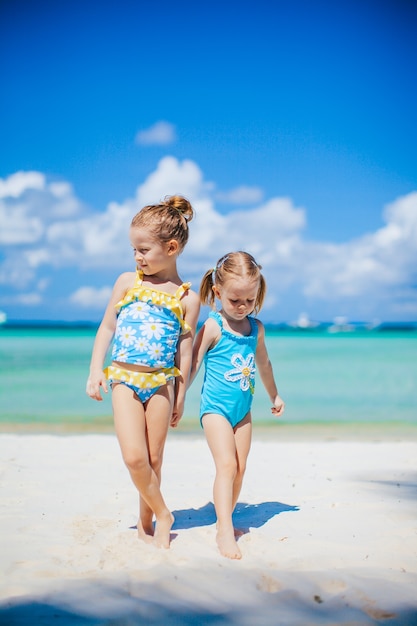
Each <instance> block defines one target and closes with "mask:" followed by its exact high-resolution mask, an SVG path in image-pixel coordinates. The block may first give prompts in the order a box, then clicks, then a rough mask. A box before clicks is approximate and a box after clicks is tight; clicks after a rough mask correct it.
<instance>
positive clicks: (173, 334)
mask: <svg viewBox="0 0 417 626" xmlns="http://www.w3.org/2000/svg"><path fill="white" fill-rule="evenodd" d="M192 217H193V209H192V207H191V204H190V203H189V202H188V200H186V199H185V198H183V197H182V196H172V197H169V198H166V199H165V201H164V202H161V203H160V204H156V205H149V206H146V207H144V208H143V209H142V210H141V211H140V212H139V213H138V214H137V215H135V217H134V218H133V220H132V223H131V226H130V241H131V244H132V248H133V254H134V258H135V262H136V267H137V269H136V272H125V273H123V274H121V275H120V276H119V278H118V279H117V280H116V282H115V285H114V287H113V292H112V295H111V297H110V301H109V303H108V306H107V309H106V311H105V313H104V317H103V320H102V322H101V324H100V326H99V329H98V331H97V335H96V339H95V342H94V347H93V354H92V358H91V365H90V376H89V378H88V381H87V388H86V391H87V394H88V395H89V396H90V397H91V398H93V399H95V400H102V397H101V389H103V391H104V392H105V393H107V391H108V383H109V384H110V385H111V388H112V404H113V415H114V423H115V430H116V434H117V438H118V441H119V444H120V448H121V452H122V456H123V460H124V462H125V464H126V466H127V468H128V470H129V473H130V476H131V478H132V481H133V483H134V485H135V486H136V488H137V490H138V492H139V496H140V513H139V519H138V525H137V527H138V533H139V536H140V537H141V538H142V539H144V540H146V541H148V542H151V541H152V542H153V543H154V544H155V545H157V546H158V547H164V548H168V547H169V541H170V530H171V526H172V524H173V521H174V518H173V516H172V514H171V512H170V511H169V510H168V508H167V506H166V504H165V501H164V499H163V497H162V494H161V490H160V482H161V466H162V456H163V451H164V446H165V440H166V436H167V432H168V427H169V425H170V424H171V426H176V425H177V424H178V421H179V420H180V419H181V416H182V412H183V409H184V399H185V391H186V383H187V380H188V377H189V373H190V369H191V358H192V342H193V337H194V333H195V328H196V324H197V319H198V314H199V309H200V303H199V298H198V296H197V294H196V293H194V292H193V291H191V290H190V283H183V282H182V280H181V279H180V277H179V275H178V271H177V258H178V255H179V254H180V253H181V252H182V250H183V248H184V246H185V244H186V243H187V240H188V222H189V221H190V220H191V219H192ZM112 342H113V350H112V363H111V365H110V366H109V367H107V368H106V369H105V370H104V371H103V365H104V361H105V358H106V355H107V352H108V349H109V347H110V344H111V343H112ZM154 516H155V528H154V526H153V517H154Z"/></svg>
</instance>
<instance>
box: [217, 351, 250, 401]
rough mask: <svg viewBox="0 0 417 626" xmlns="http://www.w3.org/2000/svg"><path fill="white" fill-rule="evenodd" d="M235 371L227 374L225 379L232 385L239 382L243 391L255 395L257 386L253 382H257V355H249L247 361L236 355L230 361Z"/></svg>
mask: <svg viewBox="0 0 417 626" xmlns="http://www.w3.org/2000/svg"><path fill="white" fill-rule="evenodd" d="M230 362H231V364H232V365H233V366H234V369H232V370H229V371H228V372H225V374H224V377H225V379H226V380H229V381H230V382H232V383H235V382H237V381H239V383H240V388H241V390H242V391H247V390H248V389H250V392H251V393H252V394H253V392H254V390H255V386H254V383H253V381H254V380H255V371H256V368H255V355H254V354H249V355H248V356H247V357H246V359H245V358H244V357H243V356H242V355H241V354H234V355H233V356H232V358H231V359H230Z"/></svg>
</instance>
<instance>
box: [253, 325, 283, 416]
mask: <svg viewBox="0 0 417 626" xmlns="http://www.w3.org/2000/svg"><path fill="white" fill-rule="evenodd" d="M256 321H257V324H258V345H257V348H256V355H255V360H256V365H257V368H258V371H259V374H260V377H261V380H262V383H263V385H264V387H265V389H266V392H267V394H268V395H269V397H270V399H271V402H272V405H273V406H272V409H271V410H272V413H274V415H282V414H283V412H284V408H285V403H284V401H283V399H282V398H281V397H280V395H279V393H278V389H277V385H276V383H275V378H274V372H273V370H272V365H271V361H270V360H269V356H268V351H267V349H266V345H265V328H264V325H263V324H262V323H261V322H260V321H259V320H256Z"/></svg>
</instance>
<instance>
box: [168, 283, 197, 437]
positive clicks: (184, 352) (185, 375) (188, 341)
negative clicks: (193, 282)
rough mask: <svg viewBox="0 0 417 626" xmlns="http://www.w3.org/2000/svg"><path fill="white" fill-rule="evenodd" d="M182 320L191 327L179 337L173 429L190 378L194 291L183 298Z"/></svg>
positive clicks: (179, 415) (178, 418)
mask: <svg viewBox="0 0 417 626" xmlns="http://www.w3.org/2000/svg"><path fill="white" fill-rule="evenodd" d="M183 310H184V320H185V321H186V322H187V324H189V325H190V326H191V331H190V332H188V333H186V334H185V335H181V337H180V339H179V341H178V347H177V354H176V357H175V365H176V366H177V367H178V369H179V370H181V374H182V376H177V377H176V379H175V402H174V407H173V410H172V417H171V426H172V427H173V428H175V427H176V426H177V425H178V422H179V421H180V419H181V417H182V414H183V412H184V403H185V393H186V391H187V386H188V380H189V377H190V370H191V360H192V351H193V340H194V336H195V331H196V327H197V321H198V316H199V313H200V299H199V297H198V295H197V294H196V293H195V292H194V291H189V292H188V293H187V294H186V296H184V298H183Z"/></svg>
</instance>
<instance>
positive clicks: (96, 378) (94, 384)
mask: <svg viewBox="0 0 417 626" xmlns="http://www.w3.org/2000/svg"><path fill="white" fill-rule="evenodd" d="M100 387H102V388H103V391H104V393H108V388H107V379H106V377H105V375H104V372H100V374H97V375H92V374H90V376H89V378H88V380H87V385H86V388H85V392H86V394H87V395H88V396H90V398H92V399H93V400H98V401H99V402H100V401H102V400H103V398H102V397H101V393H100Z"/></svg>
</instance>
